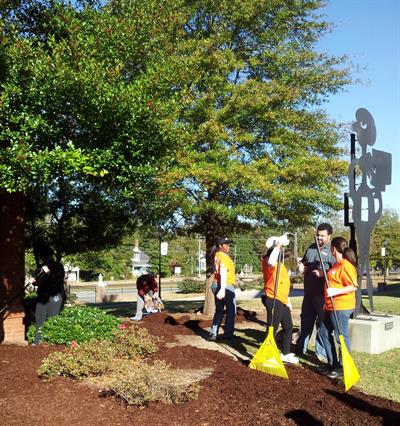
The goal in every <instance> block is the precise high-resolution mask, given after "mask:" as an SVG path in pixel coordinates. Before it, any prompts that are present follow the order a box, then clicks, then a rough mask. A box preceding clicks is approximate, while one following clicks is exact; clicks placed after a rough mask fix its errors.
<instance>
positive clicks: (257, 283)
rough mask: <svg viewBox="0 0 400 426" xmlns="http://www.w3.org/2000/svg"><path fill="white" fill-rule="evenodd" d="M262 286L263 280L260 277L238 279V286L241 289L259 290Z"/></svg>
mask: <svg viewBox="0 0 400 426" xmlns="http://www.w3.org/2000/svg"><path fill="white" fill-rule="evenodd" d="M263 287H264V280H263V279H262V278H256V279H254V280H251V281H247V280H246V281H244V280H239V288H240V289H241V290H243V291H244V290H259V289H261V288H263Z"/></svg>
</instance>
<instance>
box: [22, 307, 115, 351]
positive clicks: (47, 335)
mask: <svg viewBox="0 0 400 426" xmlns="http://www.w3.org/2000/svg"><path fill="white" fill-rule="evenodd" d="M118 326H119V320H118V319H117V318H116V317H114V316H113V315H110V314H108V313H106V312H104V311H102V310H101V309H98V308H91V307H87V306H74V307H66V308H65V309H63V310H62V311H61V313H60V315H58V316H55V317H51V318H48V319H47V321H46V322H45V323H44V324H43V326H42V330H41V334H42V340H43V342H47V343H53V344H59V345H67V344H69V343H70V342H72V341H75V342H77V343H82V342H86V341H89V340H99V339H111V338H112V337H113V336H114V331H115V330H117V329H118ZM35 330H36V328H35V326H31V327H29V329H28V336H27V338H28V341H29V342H32V341H33V337H34V335H35Z"/></svg>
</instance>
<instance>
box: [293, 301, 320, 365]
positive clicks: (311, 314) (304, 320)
mask: <svg viewBox="0 0 400 426" xmlns="http://www.w3.org/2000/svg"><path fill="white" fill-rule="evenodd" d="M324 304H325V298H324V296H323V295H310V294H306V295H304V298H303V303H302V305H301V314H300V318H301V326H300V336H299V338H298V339H297V345H296V352H297V353H298V354H301V355H305V354H306V353H307V347H308V341H309V340H310V337H311V334H312V332H313V330H314V325H315V326H316V328H317V335H316V337H315V353H316V355H317V356H321V357H325V356H326V352H325V348H324V344H323V342H322V338H321V335H320V328H321V325H322V320H323V318H324Z"/></svg>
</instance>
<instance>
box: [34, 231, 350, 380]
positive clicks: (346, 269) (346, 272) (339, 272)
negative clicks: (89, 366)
mask: <svg viewBox="0 0 400 426" xmlns="http://www.w3.org/2000/svg"><path fill="white" fill-rule="evenodd" d="M332 232H333V230H332V226H331V225H330V224H328V223H322V224H320V225H319V226H318V227H317V230H316V243H313V244H311V245H310V246H309V247H308V248H307V250H306V252H305V254H304V256H303V258H302V259H301V261H300V262H299V264H298V270H299V272H300V273H301V274H303V275H304V298H303V303H302V307H301V315H300V318H301V325H300V334H299V337H298V339H297V342H296V350H295V353H293V352H291V350H290V349H291V344H292V333H293V322H292V316H291V304H290V299H289V292H290V277H289V274H288V271H287V270H286V268H285V265H284V264H283V262H282V258H281V253H282V246H283V245H284V241H283V240H282V239H281V238H277V239H276V241H274V244H272V246H271V247H270V248H269V249H268V251H267V253H266V254H265V255H264V256H262V258H261V266H262V271H263V278H264V294H263V296H262V303H263V305H264V306H265V308H266V311H267V329H268V328H269V327H270V326H271V325H272V326H273V328H274V332H275V333H277V332H278V329H279V326H281V328H282V349H281V359H282V361H283V362H288V363H293V364H296V363H298V362H299V359H298V356H304V355H306V354H307V351H308V343H309V340H310V337H311V334H312V333H313V330H314V327H316V339H315V354H316V356H317V357H318V359H319V360H321V361H322V360H323V361H326V362H327V365H328V367H329V372H328V376H329V377H332V378H336V377H339V376H340V375H342V367H341V360H340V359H338V356H337V352H336V349H335V341H334V340H335V339H336V341H337V343H338V344H340V342H339V334H342V335H343V337H344V341H345V344H346V347H347V349H348V350H350V339H349V319H350V316H351V315H352V313H353V312H354V309H355V303H356V300H355V291H356V289H357V270H356V264H357V259H356V255H355V253H354V251H353V250H352V249H351V248H350V247H348V244H347V241H346V240H345V239H344V238H342V237H335V238H333V239H332V240H331V237H332ZM232 243H233V241H232V240H230V239H228V238H219V239H218V240H217V241H216V245H215V248H214V249H213V251H212V253H211V260H212V266H213V272H214V279H213V283H212V285H211V290H212V292H213V294H214V298H215V307H216V309H215V315H214V318H213V322H212V326H211V333H210V336H209V340H210V341H217V340H220V339H233V338H235V335H234V324H235V316H236V297H235V284H236V275H235V265H234V262H233V261H232V259H231V257H230V256H229V252H230V246H231V244H232ZM317 244H318V247H317ZM39 254H40V258H41V262H42V263H41V265H40V267H39V269H38V271H37V274H36V278H35V279H33V281H32V283H33V284H34V285H35V286H37V288H38V290H37V293H38V303H37V305H36V312H35V317H36V326H37V332H36V336H35V341H34V343H35V344H38V343H40V341H41V333H40V332H41V326H42V325H43V323H44V322H45V320H46V319H47V318H48V317H51V316H54V315H58V313H59V312H60V309H61V307H62V303H63V291H64V268H63V266H62V265H61V264H60V263H59V262H56V261H55V260H54V259H53V256H54V252H53V251H52V249H51V248H49V247H43V248H41V250H40V253H39ZM320 259H322V262H323V265H322V264H321V260H320ZM324 270H325V272H327V279H328V285H326V283H325V274H324ZM278 271H279V272H278ZM277 274H278V275H279V276H278V277H277ZM136 284H137V290H138V298H137V310H136V315H135V316H134V317H132V318H131V320H133V321H139V320H140V319H141V318H142V315H143V309H144V308H145V307H146V306H148V305H151V302H156V301H157V300H158V299H159V297H158V290H159V289H158V285H157V281H156V280H155V278H154V276H153V275H151V274H146V275H142V276H141V277H139V278H138V280H137V283H136ZM225 308H226V320H225V327H224V333H223V334H222V336H219V328H220V326H221V323H222V319H223V316H224V309H225ZM153 309H154V308H153ZM334 310H335V311H336V315H334ZM150 312H151V311H150ZM296 355H297V356H296Z"/></svg>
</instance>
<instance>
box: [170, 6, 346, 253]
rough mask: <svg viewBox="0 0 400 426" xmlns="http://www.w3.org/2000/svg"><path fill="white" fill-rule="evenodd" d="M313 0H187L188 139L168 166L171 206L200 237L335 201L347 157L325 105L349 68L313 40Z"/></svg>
mask: <svg viewBox="0 0 400 426" xmlns="http://www.w3.org/2000/svg"><path fill="white" fill-rule="evenodd" d="M322 5H323V3H322V2H321V1H319V0H306V1H292V0H277V1H270V0H261V1H258V2H253V1H243V0H240V1H239V0H234V1H232V0H229V1H227V0H222V1H221V0H218V1H216V0H211V1H209V0H207V1H196V2H183V3H182V6H184V7H185V10H186V13H187V21H186V25H185V31H186V38H185V39H184V40H183V41H182V42H181V47H180V49H181V52H180V58H181V63H182V68H183V69H184V70H185V73H183V72H181V73H180V74H179V75H178V76H177V77H179V78H181V83H180V84H181V85H182V90H183V91H185V97H184V98H183V99H184V100H185V102H183V103H182V110H181V113H180V116H179V123H180V124H181V125H182V126H184V128H185V130H186V132H187V138H186V142H185V146H184V148H183V149H181V150H180V151H179V152H178V153H177V156H176V158H175V162H174V163H173V165H172V166H171V165H169V168H168V170H166V172H165V177H164V181H163V182H164V183H165V184H166V186H167V185H169V186H170V188H171V189H170V191H173V190H174V191H175V192H174V193H173V198H174V199H175V202H176V205H177V206H179V208H177V209H176V212H177V213H179V214H180V215H182V216H183V217H184V218H185V221H186V225H187V226H188V228H189V230H190V231H191V232H196V233H201V234H202V235H204V236H205V238H206V244H207V250H208V252H209V251H210V249H211V247H212V245H213V242H214V240H215V238H216V237H217V236H221V235H229V234H232V232H235V231H236V230H238V229H243V228H246V227H247V228H248V227H251V226H252V225H254V224H259V223H260V224H268V225H279V226H280V228H281V229H283V230H284V229H285V228H288V227H292V228H295V227H297V226H304V225H305V224H306V223H310V222H311V221H312V218H313V217H314V216H317V215H321V214H323V213H326V212H329V211H330V210H331V209H337V208H339V207H340V201H339V200H338V198H337V194H338V191H339V189H340V183H341V179H342V176H343V175H344V173H345V170H346V165H345V163H344V162H343V161H341V149H340V146H339V140H340V133H339V127H338V126H337V124H336V123H334V122H332V120H330V119H329V117H328V116H327V115H326V114H325V112H324V110H323V109H322V104H323V102H325V101H327V99H328V97H329V95H330V94H332V93H336V92H338V91H340V90H342V89H343V87H345V85H346V84H348V83H349V82H350V81H351V79H350V77H349V71H350V70H349V67H347V66H343V65H342V64H343V62H344V61H345V58H344V57H331V56H328V55H327V54H325V53H320V52H317V51H316V48H315V45H316V43H317V42H318V40H319V39H320V37H321V36H322V35H323V34H324V33H325V32H326V31H327V30H328V29H329V25H328V24H327V23H326V22H324V21H323V20H322V19H321V18H320V17H319V16H318V10H319V8H320V7H321V6H322Z"/></svg>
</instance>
